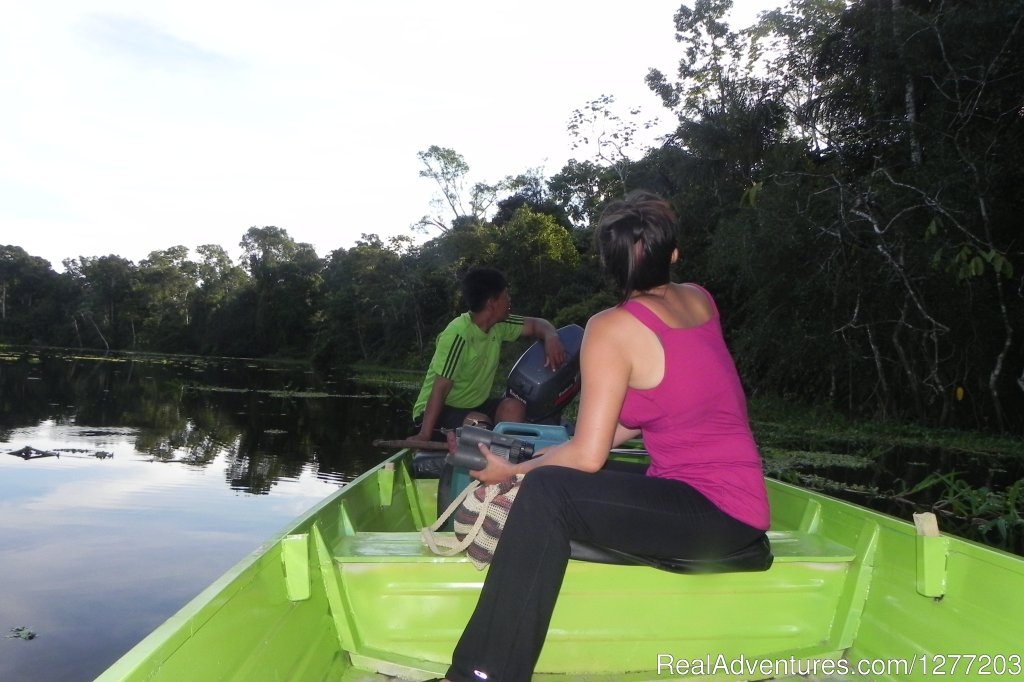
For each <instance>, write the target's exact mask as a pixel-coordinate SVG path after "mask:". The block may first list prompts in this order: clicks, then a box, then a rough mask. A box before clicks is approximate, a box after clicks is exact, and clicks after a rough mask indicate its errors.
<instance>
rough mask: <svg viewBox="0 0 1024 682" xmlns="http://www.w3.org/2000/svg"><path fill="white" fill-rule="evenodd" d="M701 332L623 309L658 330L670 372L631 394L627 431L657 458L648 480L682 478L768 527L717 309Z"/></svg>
mask: <svg viewBox="0 0 1024 682" xmlns="http://www.w3.org/2000/svg"><path fill="white" fill-rule="evenodd" d="M689 286H694V287H696V288H698V289H700V290H701V291H702V292H703V293H704V295H705V296H707V297H708V300H709V301H710V302H711V307H712V309H713V314H712V316H711V318H710V319H709V320H708V321H707V322H705V323H704V324H702V325H699V326H697V327H686V328H679V329H674V328H672V327H669V326H668V325H667V324H665V323H664V322H663V321H662V320H661V318H659V317H658V316H657V315H656V314H655V313H654V312H652V311H651V309H650V308H647V307H646V306H644V305H643V304H641V303H638V302H636V301H635V300H631V301H627V302H626V303H624V304H623V306H622V307H623V308H624V309H625V310H627V311H629V312H630V313H631V314H632V315H633V316H634V317H636V318H637V319H638V320H640V322H641V323H643V324H644V326H646V327H647V328H649V329H650V330H651V331H653V332H654V333H655V334H656V335H657V336H658V340H659V341H660V342H661V346H662V348H663V349H664V351H665V375H664V378H663V379H662V381H661V383H660V384H658V385H657V386H655V387H654V388H650V389H633V388H629V389H627V390H626V397H625V400H624V401H623V404H622V410H621V412H620V413H619V421H620V422H621V423H622V425H623V426H626V427H628V428H631V429H640V430H641V431H642V432H643V439H644V445H645V447H646V448H647V452H648V453H650V456H651V465H650V467H649V468H648V470H647V475H648V476H658V477H660V478H669V479H674V480H677V481H683V482H684V483H688V484H690V485H691V486H693V487H694V488H696V489H697V490H698V491H699V492H700V493H702V494H703V495H704V496H705V497H707V498H708V499H709V500H711V502H713V503H714V504H715V505H716V506H717V507H718V508H719V509H721V510H722V511H724V512H725V513H726V514H729V515H730V516H732V517H733V518H736V519H739V520H740V521H742V522H744V523H746V524H747V525H750V526H753V527H754V528H759V529H764V530H767V528H768V525H769V511H768V494H767V491H766V490H765V484H764V473H763V472H762V469H761V457H760V455H759V454H758V452H757V446H756V445H755V444H754V437H753V435H752V434H751V432H750V424H749V422H748V420H747V401H746V397H745V396H744V393H743V387H742V386H741V385H740V379H739V375H738V374H737V373H736V366H735V365H734V364H733V360H732V356H731V355H730V354H729V350H728V349H727V348H726V346H725V339H724V338H723V337H722V326H721V323H720V321H719V316H718V307H717V306H716V305H715V302H714V299H713V298H711V294H709V293H708V292H707V291H706V290H705V289H703V288H702V287H697V286H696V285H689Z"/></svg>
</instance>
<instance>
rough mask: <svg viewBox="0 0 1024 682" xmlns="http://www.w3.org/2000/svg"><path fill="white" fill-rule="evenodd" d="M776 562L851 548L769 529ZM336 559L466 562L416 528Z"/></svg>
mask: <svg viewBox="0 0 1024 682" xmlns="http://www.w3.org/2000/svg"><path fill="white" fill-rule="evenodd" d="M768 539H769V541H770V542H771V548H772V554H773V555H775V564H779V563H793V562H812V563H850V562H852V561H853V560H854V558H855V557H856V552H854V550H853V549H851V548H849V547H846V546H844V545H841V544H839V543H837V542H834V541H832V540H830V539H828V538H827V537H825V536H823V535H821V534H818V533H807V532H803V531H768ZM334 558H335V560H336V561H338V562H339V563H381V562H385V563H403V562H407V563H408V562H411V563H416V562H451V563H468V562H469V559H468V558H467V557H466V556H465V554H464V553H463V554H458V555H456V556H452V557H442V556H437V555H435V554H433V553H432V552H431V551H430V549H428V548H427V546H426V545H424V544H423V542H422V541H421V540H420V534H419V533H418V532H400V533H392V532H384V533H381V532H358V533H355V534H354V535H347V536H344V537H342V538H341V539H340V540H339V541H338V543H337V544H336V545H335V547H334Z"/></svg>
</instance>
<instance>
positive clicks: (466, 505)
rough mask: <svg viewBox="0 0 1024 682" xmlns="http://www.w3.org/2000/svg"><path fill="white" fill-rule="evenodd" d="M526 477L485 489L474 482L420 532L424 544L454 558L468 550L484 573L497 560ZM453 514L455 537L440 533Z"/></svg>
mask: <svg viewBox="0 0 1024 682" xmlns="http://www.w3.org/2000/svg"><path fill="white" fill-rule="evenodd" d="M524 477H525V475H524V474H516V475H515V476H511V477H510V478H508V480H505V481H502V482H501V483H494V484H492V485H488V486H481V485H480V482H479V481H473V482H471V483H470V484H469V485H467V486H466V487H465V489H463V491H462V492H461V493H459V495H458V497H456V498H455V499H454V500H452V503H451V504H450V505H449V506H448V509H446V510H445V511H444V513H443V514H441V515H440V516H439V517H437V521H435V522H434V524H433V525H431V526H430V527H429V528H424V529H422V530H421V531H420V535H421V536H422V538H423V542H424V543H425V544H426V545H427V547H429V548H430V551H432V552H433V553H434V554H438V555H440V556H454V555H455V554H458V553H459V552H462V551H465V552H466V554H467V555H468V556H469V560H470V561H472V562H473V565H474V566H476V567H477V569H478V570H483V568H484V567H485V566H487V565H488V564H490V563H491V559H493V558H494V550H495V548H497V546H498V540H499V539H500V538H501V531H502V529H503V528H504V527H505V521H506V520H508V512H509V510H510V509H511V508H512V503H513V502H514V501H515V499H516V493H518V492H519V484H520V483H522V481H523V478H524ZM453 513H454V514H455V518H454V523H453V525H454V528H455V537H454V538H453V537H452V536H450V535H447V534H442V533H439V532H438V529H439V528H440V527H441V526H443V525H444V523H445V521H447V520H448V518H449V517H450V516H451V515H452V514H453Z"/></svg>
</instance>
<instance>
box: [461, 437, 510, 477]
mask: <svg viewBox="0 0 1024 682" xmlns="http://www.w3.org/2000/svg"><path fill="white" fill-rule="evenodd" d="M477 447H479V448H480V453H481V454H482V455H483V456H484V457H485V458H487V466H486V467H484V468H483V469H480V470H479V471H470V472H469V475H470V476H472V477H473V478H475V479H476V480H478V481H480V482H481V483H483V484H484V485H491V484H492V483H501V482H502V481H504V480H506V479H508V478H509V477H510V476H514V475H515V474H517V473H519V472H517V471H516V467H515V465H514V464H510V463H509V461H508V460H507V459H505V458H503V457H498V456H497V455H495V454H494V453H493V452H491V449H490V448H489V447H487V446H486V445H484V444H483V443H479V444H478V445H477Z"/></svg>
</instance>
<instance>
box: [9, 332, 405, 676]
mask: <svg viewBox="0 0 1024 682" xmlns="http://www.w3.org/2000/svg"><path fill="white" fill-rule="evenodd" d="M409 400H410V398H409V396H408V395H407V394H405V393H402V392H399V393H394V394H392V393H389V392H386V391H381V390H379V389H375V388H373V387H365V386H359V385H355V384H351V383H349V382H345V381H343V380H336V379H333V378H331V377H321V376H318V375H315V374H313V373H310V372H308V371H306V370H305V369H303V368H300V367H295V368H293V367H273V366H269V365H264V364H260V363H254V362H247V361H227V360H217V361H206V360H201V359H188V358H169V359H168V358H157V357H153V358H146V359H138V358H136V359H126V358H87V357H74V356H63V355H60V354H55V353H42V354H40V353H35V352H27V353H10V352H7V353H6V354H0V567H2V571H3V575H4V580H3V582H2V583H0V680H33V681H35V682H65V681H68V682H70V681H78V680H84V679H92V678H93V677H95V676H96V675H98V674H99V673H100V672H102V671H103V670H104V669H105V668H106V667H108V666H109V665H110V664H111V663H113V662H114V661H115V660H116V659H117V658H118V657H119V656H120V655H121V654H123V653H124V652H125V651H127V650H128V649H129V648H131V647H132V646H133V645H134V644H135V643H136V642H138V641H139V640H140V639H142V638H143V637H144V636H145V635H147V634H148V633H149V632H151V631H152V630H153V629H154V628H155V627H157V626H158V625H159V624H160V623H161V622H163V621H164V620H166V619H167V618H168V617H170V616H171V615H173V613H174V612H175V611H177V610H178V609H179V608H181V607H182V606H183V605H184V604H185V603H187V602H188V601H189V600H190V599H191V598H193V597H194V596H195V595H196V594H198V593H199V592H200V591H201V590H202V589H204V588H205V587H206V586H208V585H209V584H210V583H212V582H213V581H214V580H215V579H217V578H218V577H219V576H221V575H222V574H223V573H224V572H225V571H227V570H228V569H230V568H231V566H233V565H234V564H236V563H237V562H238V561H240V560H241V559H242V558H243V557H244V556H245V555H247V554H249V553H250V552H252V551H253V550H255V549H256V548H257V547H259V546H260V544H261V543H262V542H263V541H265V540H266V539H267V538H268V537H270V536H272V535H273V534H274V533H276V532H279V531H280V530H281V529H282V528H284V527H286V526H287V524H288V523H289V522H290V521H291V520H292V519H294V518H295V517H297V516H298V515H299V514H301V513H303V512H304V511H306V510H307V509H309V508H310V507H311V506H313V505H314V504H315V503H317V502H318V501H319V500H321V499H322V498H324V497H325V496H326V495H328V494H330V493H331V492H333V491H335V490H337V488H338V486H339V485H341V484H343V483H344V482H345V481H348V480H351V479H352V478H354V477H355V476H357V475H358V474H360V473H362V472H363V471H365V470H367V469H368V468H370V467H371V466H372V465H374V464H376V463H377V462H379V461H380V460H381V459H383V458H384V457H385V456H386V455H387V454H389V453H388V452H385V451H380V450H375V449H374V448H372V447H371V442H372V441H373V440H374V439H376V438H380V437H394V436H395V435H398V436H402V435H405V433H406V424H407V423H408V419H409V416H408V405H409ZM26 455H27V457H28V458H27V459H26ZM19 627H26V628H30V629H31V630H32V631H33V632H35V633H37V634H38V636H37V637H36V638H35V639H33V640H31V641H23V640H20V639H8V638H7V637H5V636H4V635H6V634H7V633H8V632H10V631H11V630H12V629H13V628H19Z"/></svg>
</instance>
